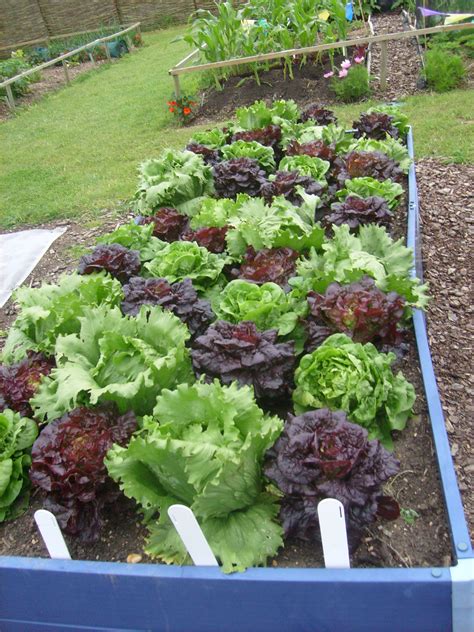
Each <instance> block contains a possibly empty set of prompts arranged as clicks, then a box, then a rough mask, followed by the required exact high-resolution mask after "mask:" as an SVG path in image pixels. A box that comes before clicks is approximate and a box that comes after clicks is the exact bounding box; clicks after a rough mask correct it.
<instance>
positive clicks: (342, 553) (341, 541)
mask: <svg viewBox="0 0 474 632" xmlns="http://www.w3.org/2000/svg"><path fill="white" fill-rule="evenodd" d="M318 518H319V528H320V530H321V541H322V543H323V554H324V564H325V565H326V568H350V566H351V564H350V560H349V546H348V544H347V531H346V518H345V515H344V507H343V505H342V503H341V502H339V501H338V500H336V499H335V498H325V499H324V500H322V501H321V502H320V503H319V504H318Z"/></svg>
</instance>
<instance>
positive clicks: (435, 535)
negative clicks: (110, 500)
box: [45, 163, 443, 566]
mask: <svg viewBox="0 0 474 632" xmlns="http://www.w3.org/2000/svg"><path fill="white" fill-rule="evenodd" d="M316 164H317V163H316ZM152 186H153V185H152ZM161 203H162V200H159V202H158V203H157V204H158V205H160V204H161ZM185 204H186V203H185ZM397 224H398V221H397ZM166 248H168V249H169V248H170V246H166V247H165V249H166ZM170 280H171V279H170ZM405 362H406V359H405V360H404V361H403V363H402V365H404V364H405ZM405 368H406V367H405V366H403V369H405ZM45 410H47V409H45ZM425 421H426V419H425ZM421 427H424V432H426V437H425V440H426V439H428V437H429V430H428V428H427V426H421ZM412 430H413V436H414V437H416V436H417V435H418V433H420V427H417V426H415V427H414V428H413V429H412ZM406 432H408V431H405V433H406ZM424 432H421V434H424ZM405 433H403V434H405ZM403 434H402V436H403ZM416 441H417V440H416ZM416 441H415V442H416ZM397 445H398V442H397ZM420 445H421V443H420ZM424 451H425V453H427V451H426V444H425V446H424ZM420 461H423V457H421V456H419V455H418V463H417V466H416V467H418V468H419V463H420ZM405 463H406V461H404V466H405ZM410 472H411V471H410ZM404 475H406V473H404ZM424 475H425V476H426V473H424ZM422 476H423V475H422ZM431 480H433V479H431ZM418 504H421V503H418ZM433 504H434V505H435V506H436V507H440V506H441V505H442V503H441V502H440V499H439V498H438V499H437V500H436V502H434V503H433ZM403 528H404V527H402V529H403ZM438 530H439V527H438ZM441 530H442V528H441ZM395 531H396V529H395ZM440 536H441V537H440ZM432 537H433V540H434V541H436V540H437V539H442V537H443V534H441V532H438V533H434V534H433V536H432ZM374 539H375V540H376V541H377V540H378V538H376V537H375V538H372V540H374ZM367 545H368V546H367V550H368V553H369V554H370V553H371V548H372V552H373V549H374V547H373V546H372V547H371V545H370V539H369V541H368V543H367ZM431 545H432V542H431ZM389 546H390V547H392V548H393V549H395V551H397V549H396V548H395V547H394V546H393V540H391V543H390V545H389ZM432 549H433V547H432V546H431V550H432ZM399 555H400V554H399ZM402 559H403V558H402ZM277 563H278V562H277ZM369 563H370V562H369ZM415 563H420V562H415ZM427 563H430V564H432V563H434V562H432V561H428V562H427ZM438 563H439V561H438ZM381 565H383V566H386V565H388V564H387V563H386V561H385V562H384V563H382V564H381Z"/></svg>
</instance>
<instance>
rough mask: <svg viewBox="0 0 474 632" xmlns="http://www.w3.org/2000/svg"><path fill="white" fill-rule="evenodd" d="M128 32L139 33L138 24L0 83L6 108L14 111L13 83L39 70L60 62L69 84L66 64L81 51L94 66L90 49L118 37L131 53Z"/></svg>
mask: <svg viewBox="0 0 474 632" xmlns="http://www.w3.org/2000/svg"><path fill="white" fill-rule="evenodd" d="M130 31H138V32H140V22H136V23H135V24H132V25H131V26H128V27H127V28H125V29H122V30H121V31H117V32H116V33H113V34H112V35H106V36H104V37H100V38H99V39H96V40H94V41H92V42H88V43H87V44H84V46H79V47H78V48H75V49H74V50H71V51H69V52H67V53H64V55H59V57H55V58H54V59H50V60H49V61H45V62H44V63H43V64H39V65H38V66H34V67H33V68H28V70H24V71H23V72H21V73H19V74H18V75H15V76H14V77H10V79H5V81H2V82H1V83H0V88H5V90H6V93H7V104H8V107H9V108H10V109H11V110H14V109H15V98H14V96H13V91H12V84H13V83H15V81H18V80H19V79H22V78H23V77H28V75H32V74H34V73H36V72H38V71H39V70H43V68H48V67H49V66H55V65H56V64H57V63H58V62H62V66H63V70H64V77H65V79H66V83H69V71H68V66H67V63H66V62H67V60H68V59H69V58H70V57H74V55H77V54H78V53H80V52H81V51H83V50H85V51H88V52H89V57H90V58H91V61H92V62H93V63H94V64H95V60H94V56H93V54H92V49H93V48H94V47H95V46H98V45H99V44H103V43H106V42H110V41H112V40H115V39H117V38H118V37H124V39H125V40H126V42H127V45H128V49H129V51H130V52H132V48H133V46H132V41H131V39H130V37H129V35H128V33H130ZM105 53H106V55H107V61H109V62H110V61H112V59H111V55H110V51H109V49H108V47H107V46H106V47H105Z"/></svg>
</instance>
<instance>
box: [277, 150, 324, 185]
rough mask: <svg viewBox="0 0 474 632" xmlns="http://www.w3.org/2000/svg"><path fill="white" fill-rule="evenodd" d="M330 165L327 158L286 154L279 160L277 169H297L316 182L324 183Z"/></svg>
mask: <svg viewBox="0 0 474 632" xmlns="http://www.w3.org/2000/svg"><path fill="white" fill-rule="evenodd" d="M302 142H306V141H302ZM330 166H331V165H330V163H329V162H328V161H327V160H321V158H313V157H312V156H307V155H305V154H301V155H299V156H286V157H285V158H283V160H281V161H280V164H279V166H278V169H279V170H280V171H298V172H299V173H301V174H302V175H304V176H310V177H311V178H313V179H314V180H316V181H317V182H322V183H325V182H326V178H325V175H326V173H327V172H328V171H329V167H330Z"/></svg>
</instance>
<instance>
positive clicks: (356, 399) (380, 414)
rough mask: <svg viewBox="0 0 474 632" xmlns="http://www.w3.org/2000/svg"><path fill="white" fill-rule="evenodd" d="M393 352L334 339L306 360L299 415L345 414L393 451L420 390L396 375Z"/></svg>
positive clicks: (299, 376)
mask: <svg viewBox="0 0 474 632" xmlns="http://www.w3.org/2000/svg"><path fill="white" fill-rule="evenodd" d="M395 357H396V356H395V354H394V353H379V352H378V351H377V349H376V347H375V346H374V345H373V344H372V343H370V342H367V343H366V344H361V343H359V342H353V341H352V339H351V338H349V337H348V336H346V335H345V334H333V335H332V336H330V337H329V338H327V339H326V340H325V341H324V342H323V343H322V344H321V345H320V346H319V347H318V348H317V349H316V350H315V351H313V352H312V353H310V354H308V355H305V356H304V357H303V358H302V359H301V362H300V365H299V367H298V369H297V370H296V373H295V384H296V389H295V391H294V393H293V401H294V403H295V411H296V413H297V414H300V413H302V412H306V411H307V410H313V409H315V408H316V409H317V408H326V407H327V408H330V409H331V410H343V411H344V412H346V413H347V415H348V417H349V419H350V420H351V421H353V422H354V423H358V424H360V425H361V426H364V427H365V428H366V429H367V430H368V431H369V438H371V439H379V440H380V441H381V442H382V443H383V444H384V445H385V447H388V448H391V447H392V441H391V437H390V431H391V430H403V428H404V427H405V425H406V422H407V420H408V418H409V417H410V415H411V412H412V406H413V404H414V402H415V389H414V388H413V386H412V385H411V384H410V383H409V382H407V380H406V379H405V378H404V377H403V375H402V374H401V373H398V374H397V375H396V376H395V375H393V373H392V370H391V368H390V367H391V365H392V364H393V361H394V360H395Z"/></svg>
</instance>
